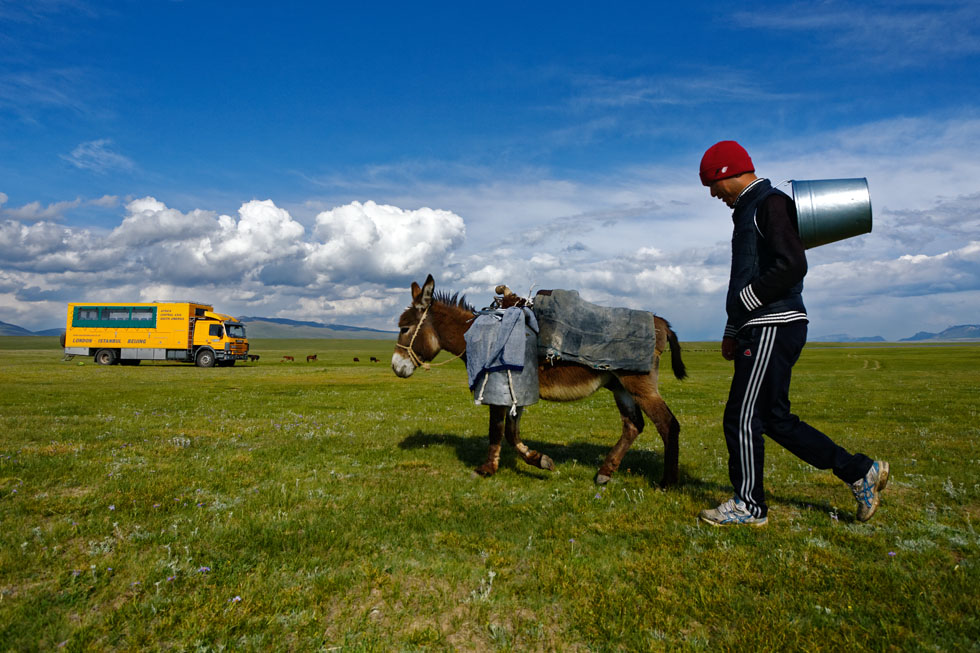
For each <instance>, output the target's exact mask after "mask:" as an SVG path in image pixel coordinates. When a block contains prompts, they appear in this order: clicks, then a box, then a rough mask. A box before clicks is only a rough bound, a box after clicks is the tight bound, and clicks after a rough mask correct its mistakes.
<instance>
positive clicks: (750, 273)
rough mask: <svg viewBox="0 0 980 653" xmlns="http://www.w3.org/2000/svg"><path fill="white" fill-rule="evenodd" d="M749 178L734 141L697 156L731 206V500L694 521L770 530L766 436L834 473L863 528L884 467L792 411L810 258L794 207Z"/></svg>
mask: <svg viewBox="0 0 980 653" xmlns="http://www.w3.org/2000/svg"><path fill="white" fill-rule="evenodd" d="M754 173H755V167H754V166H753V164H752V159H751V158H749V154H748V152H746V151H745V149H744V148H742V146H741V145H739V144H738V143H736V142H735V141H721V142H720V143H716V144H715V145H712V146H711V147H710V148H708V151H707V152H705V153H704V157H702V159H701V183H702V184H704V185H705V186H708V187H709V188H710V190H711V196H712V197H717V198H718V199H720V200H721V201H723V202H724V203H725V204H727V205H728V206H729V207H730V208H732V209H733V212H732V220H733V221H734V232H733V235H732V270H731V276H730V277H729V282H728V298H727V305H726V308H727V311H728V323H727V324H726V325H725V335H724V338H723V339H722V342H721V354H722V356H723V357H724V358H725V359H726V360H730V361H734V362H735V371H734V374H733V376H732V384H731V389H730V390H729V394H728V402H727V404H726V405H725V414H724V422H723V424H724V431H725V442H726V444H727V445H728V475H729V478H730V479H731V482H732V486H733V487H734V491H735V495H734V496H733V497H732V498H731V499H729V500H728V501H725V502H724V503H722V504H721V505H719V506H718V507H717V508H712V509H710V510H704V511H702V512H701V515H700V518H701V519H702V520H703V521H705V522H707V523H709V524H712V525H715V526H721V525H729V524H747V525H752V526H763V525H765V524H766V521H767V520H768V517H767V513H768V507H767V506H766V500H765V493H764V490H763V483H762V472H763V463H764V449H763V446H764V445H763V440H762V434H763V433H765V434H766V435H768V436H769V437H770V438H772V439H773V440H775V441H776V442H777V443H779V444H780V445H782V446H783V447H785V448H786V449H788V450H789V451H790V452H791V453H793V454H794V455H795V456H797V457H798V458H800V459H801V460H804V461H805V462H807V463H809V464H811V465H813V466H814V467H816V468H818V469H832V470H833V472H834V474H835V475H836V476H837V477H838V478H839V479H841V480H842V481H844V482H845V483H847V484H848V485H850V487H851V491H852V492H853V493H854V497H855V498H856V499H857V502H858V509H857V518H858V520H859V521H867V520H868V519H871V516H872V515H874V513H875V511H876V510H877V509H878V504H879V501H880V494H881V491H882V490H884V489H885V484H886V483H887V481H888V463H887V462H884V461H874V460H872V459H871V458H868V457H867V456H865V455H864V454H860V453H858V454H851V453H848V452H847V451H846V450H845V449H844V448H843V447H840V446H838V445H837V444H835V443H834V442H833V440H831V439H830V438H829V437H827V436H826V435H825V434H823V433H821V432H820V431H818V430H817V429H815V428H813V427H812V426H810V425H809V424H807V423H806V422H803V421H801V420H800V418H799V417H797V416H796V415H794V414H793V413H791V412H790V402H789V384H790V376H791V374H792V371H793V365H794V364H795V363H796V361H797V359H799V357H800V352H801V351H802V350H803V345H804V344H805V343H806V331H807V315H806V308H805V307H804V306H803V297H802V291H803V277H804V276H805V275H806V270H807V266H806V253H805V251H804V248H803V243H802V242H801V241H800V236H799V233H798V229H797V222H796V205H795V204H794V203H793V200H792V199H791V198H790V197H789V196H788V195H786V194H785V193H782V192H780V191H778V190H776V189H774V188H773V187H772V184H771V183H770V182H769V180H768V179H760V178H758V177H756V176H755V174H754Z"/></svg>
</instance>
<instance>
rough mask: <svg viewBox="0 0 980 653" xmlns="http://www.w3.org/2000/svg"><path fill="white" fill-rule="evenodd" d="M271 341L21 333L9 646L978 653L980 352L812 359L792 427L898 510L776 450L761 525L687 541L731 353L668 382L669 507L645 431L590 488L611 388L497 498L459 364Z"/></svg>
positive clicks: (6, 502) (7, 424)
mask: <svg viewBox="0 0 980 653" xmlns="http://www.w3.org/2000/svg"><path fill="white" fill-rule="evenodd" d="M252 350H253V353H257V354H260V355H261V359H260V360H259V361H258V362H257V363H251V364H245V365H242V364H239V365H237V366H235V367H232V368H213V369H199V368H196V367H193V366H190V365H185V364H177V363H152V364H147V363H144V364H142V365H140V366H138V367H121V366H113V367H100V366H97V365H95V364H93V363H92V361H91V360H90V359H84V360H83V359H80V358H75V359H74V360H72V361H63V360H62V356H61V353H60V351H59V350H58V349H57V343H56V339H54V338H51V339H41V338H0V388H2V392H0V650H3V651H8V650H10V651H29V650H68V651H94V650H100V651H101V650H135V649H151V650H154V649H166V650H195V651H219V650H261V651H268V650H274V651H307V650H311V651H316V650H322V651H389V650H405V651H412V650H431V651H441V650H463V651H469V650H473V651H484V650H502V651H623V650H628V651H647V650H650V651H661V650H705V651H715V650H739V651H746V650H808V651H823V650H826V651H838V650H926V651H933V650H944V651H963V650H966V651H970V650H973V651H976V650H980V645H978V641H980V615H978V612H980V483H978V481H980V479H978V475H977V471H976V470H977V469H978V463H980V426H978V424H980V422H978V419H977V418H978V415H977V412H978V408H977V406H978V400H977V397H978V396H980V345H976V344H974V345H957V346H917V347H889V346H872V345H869V346H861V347H832V346H831V347H828V346H811V347H808V348H807V350H806V351H805V352H804V354H803V358H802V359H801V361H800V363H799V364H798V365H797V367H796V375H795V378H794V388H793V397H794V398H795V402H794V409H795V411H796V412H798V413H799V414H800V415H801V416H802V417H804V419H806V420H807V421H809V422H811V423H813V424H814V425H816V426H817V427H819V428H822V429H824V430H826V431H827V432H828V433H830V434H831V435H832V437H834V438H835V439H836V440H837V441H838V442H839V443H840V444H842V445H844V446H845V447H847V448H848V449H850V450H852V451H854V450H859V451H863V452H865V453H868V454H869V455H872V456H874V457H876V458H883V459H885V460H888V461H890V463H891V467H892V480H891V482H890V483H889V486H888V489H887V491H886V492H885V500H884V503H883V506H882V508H881V509H880V511H879V512H878V514H877V515H876V516H875V518H874V519H873V520H872V521H871V522H869V523H868V524H860V523H857V522H855V521H854V519H853V513H854V501H853V498H852V497H851V494H850V492H849V490H848V489H847V488H846V487H845V486H844V485H843V484H842V483H840V482H839V481H837V480H836V479H835V478H834V477H833V475H832V474H831V473H830V472H821V471H817V470H813V469H810V468H808V467H807V466H805V465H804V464H803V463H801V462H800V461H798V460H797V459H795V458H794V457H792V456H791V455H789V454H788V453H787V452H785V451H784V450H782V449H781V448H779V447H778V446H777V445H775V444H773V443H770V446H769V447H768V456H767V460H766V483H767V490H768V492H769V502H770V513H769V525H768V526H767V527H766V528H764V529H741V530H739V529H736V530H721V529H715V528H712V527H710V526H706V525H699V523H698V522H697V521H696V515H697V513H698V511H700V510H701V509H703V508H705V507H709V506H713V505H714V504H715V503H717V502H718V501H720V500H724V499H726V498H728V496H729V495H730V488H729V487H728V479H727V467H726V465H727V464H726V454H725V445H724V439H723V437H722V434H721V427H720V420H721V413H722V406H723V402H724V399H725V396H726V393H727V384H728V375H729V373H730V364H728V363H725V362H724V361H723V360H722V359H721V357H720V356H719V355H718V353H717V344H698V343H692V344H689V345H688V350H687V351H685V362H686V363H687V366H688V370H689V372H690V375H691V378H690V379H689V380H687V381H684V382H679V381H676V380H675V379H673V378H672V377H671V378H667V379H664V381H663V386H662V389H663V394H664V396H665V397H666V398H667V401H668V403H669V404H670V405H671V407H672V409H673V411H674V412H675V413H676V415H677V417H678V419H679V420H680V423H681V429H682V430H681V485H680V486H679V487H677V488H675V489H672V490H669V491H666V492H664V491H662V490H660V489H658V487H657V482H658V481H659V478H660V474H661V472H662V458H661V453H662V444H661V442H660V439H659V437H657V436H656V434H655V431H654V430H653V429H652V427H649V428H648V430H647V431H646V432H644V434H643V435H642V436H641V437H640V438H639V439H638V440H637V444H636V446H635V447H634V449H633V450H632V451H631V452H630V454H629V455H628V456H627V457H626V459H625V461H624V463H623V465H622V469H621V471H620V472H619V473H618V474H617V475H616V476H614V478H613V480H612V482H611V483H610V484H609V485H608V486H606V487H604V488H597V487H596V486H594V485H593V483H592V477H593V475H594V473H595V470H596V468H597V466H598V463H599V460H600V459H601V457H602V456H603V455H604V454H605V452H606V451H607V449H608V448H609V447H610V446H611V445H612V443H613V442H614V441H615V439H616V438H617V437H618V435H619V417H618V413H617V411H616V409H615V406H614V404H613V402H612V399H611V396H610V395H609V393H606V392H602V393H599V394H597V395H595V396H594V397H592V398H591V399H589V400H586V401H582V402H579V403H575V404H565V405H556V404H546V403H541V404H537V405H535V406H533V407H531V408H530V409H529V410H528V412H527V414H526V415H525V418H524V421H523V426H524V435H525V438H526V439H527V441H528V442H529V444H530V445H531V446H533V447H535V448H538V449H540V450H542V451H544V452H545V453H547V454H548V455H549V456H551V457H552V458H553V459H554V460H555V462H556V463H557V465H558V471H557V472H556V473H553V474H551V473H548V472H543V471H541V470H537V469H533V468H529V467H527V466H526V465H524V464H523V463H522V462H520V461H519V460H516V459H515V457H514V455H513V451H512V450H510V449H508V448H507V447H505V449H504V458H503V461H502V465H501V470H500V472H499V473H498V474H497V475H496V476H495V477H494V478H492V479H482V478H475V477H473V475H472V473H471V472H472V470H473V468H474V467H475V466H476V465H478V464H479V463H481V462H482V460H483V457H484V455H485V452H486V436H485V429H486V417H487V409H486V408H484V407H477V406H474V405H473V404H472V401H471V399H470V397H469V395H468V393H467V391H466V381H465V372H464V370H463V366H462V364H461V363H460V362H459V361H453V362H452V363H450V364H448V365H445V366H443V367H437V368H434V369H433V370H432V371H429V372H418V373H416V375H415V376H414V377H412V378H410V379H398V378H396V377H395V376H394V375H393V374H392V372H391V369H390V367H389V365H388V362H389V360H390V355H391V343H385V342H379V341H337V340H330V341H324V340H292V341H285V340H266V341H261V340H259V341H254V342H253V345H252ZM313 353H316V354H318V359H319V360H318V361H317V362H315V363H306V362H305V357H306V355H307V354H313ZM284 354H288V355H292V356H294V357H295V358H296V362H295V363H281V362H279V361H280V359H281V357H282V355H284ZM355 356H356V357H358V358H360V361H361V362H359V363H355V362H353V358H354V357H355ZM371 356H376V357H378V358H380V359H381V363H370V362H367V361H368V359H369V358H370V357H371Z"/></svg>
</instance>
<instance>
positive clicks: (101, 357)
mask: <svg viewBox="0 0 980 653" xmlns="http://www.w3.org/2000/svg"><path fill="white" fill-rule="evenodd" d="M95 362H96V363H98V364H99V365H115V364H116V352H114V351H112V350H111V349H100V350H99V351H97V352H95Z"/></svg>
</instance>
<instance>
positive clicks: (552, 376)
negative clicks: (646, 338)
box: [391, 274, 687, 487]
mask: <svg viewBox="0 0 980 653" xmlns="http://www.w3.org/2000/svg"><path fill="white" fill-rule="evenodd" d="M434 289H435V281H434V280H433V278H432V275H431V274H430V275H429V276H428V277H427V278H426V280H425V283H424V284H423V285H422V286H421V287H419V285H418V284H417V283H415V282H412V303H411V305H410V306H409V307H408V308H407V309H405V311H404V312H403V313H402V314H401V316H400V317H399V318H398V341H397V343H396V344H395V351H394V353H393V354H392V356H391V368H392V370H394V372H395V374H396V375H398V376H400V377H402V378H407V377H409V376H411V375H412V373H413V372H414V371H415V369H416V368H417V367H420V366H422V367H428V365H429V361H431V360H432V359H434V358H435V357H436V355H437V354H438V353H439V352H440V351H441V350H443V349H445V350H446V351H448V352H450V353H451V354H454V355H455V356H457V357H459V358H462V359H464V360H465V358H466V341H465V340H464V339H463V334H464V333H465V332H466V330H467V329H468V328H469V327H470V324H471V323H472V321H473V318H474V316H475V314H476V310H475V309H474V308H473V307H472V306H470V305H469V304H467V302H466V298H465V297H463V298H460V297H459V295H458V294H454V295H449V294H446V293H439V294H433V291H434ZM655 326H656V339H657V341H656V346H655V350H654V355H653V364H652V365H651V368H650V371H649V372H646V373H643V372H626V371H623V370H596V369H593V368H591V367H587V366H585V365H581V364H578V363H572V362H563V361H557V362H549V361H545V360H541V359H539V361H538V382H539V385H540V395H541V398H542V399H546V400H548V401H574V400H576V399H584V398H585V397H588V396H589V395H591V394H592V393H594V392H595V391H596V390H598V389H599V388H603V387H604V388H606V389H608V390H610V391H611V392H612V393H613V397H614V398H615V400H616V407H617V408H618V409H619V414H620V416H621V418H622V422H623V433H622V435H621V436H620V438H619V441H618V442H617V443H616V444H615V445H614V446H613V448H612V449H610V450H609V453H608V454H606V458H605V460H604V461H603V462H602V465H601V466H600V467H599V471H598V472H597V473H596V476H595V482H596V483H598V484H599V485H605V484H606V483H608V482H609V480H610V478H611V477H612V474H613V473H614V472H615V471H616V470H617V469H618V468H619V464H620V463H621V462H622V460H623V456H625V455H626V452H627V451H629V448H630V446H631V445H632V444H633V441H634V440H635V439H636V438H637V436H638V435H639V434H640V433H641V432H642V431H643V413H646V414H647V417H649V418H650V419H651V420H652V421H653V423H654V425H655V426H656V427H657V431H658V432H659V433H660V437H661V438H662V439H663V441H664V475H663V479H662V481H661V485H662V486H664V487H667V486H670V485H674V484H676V483H677V481H678V455H679V441H678V440H679V438H678V436H679V434H680V424H678V422H677V419H676V418H675V417H674V414H673V413H671V412H670V408H668V407H667V403H666V402H665V401H664V400H663V398H662V397H661V396H660V393H659V391H658V389H657V374H658V370H659V367H660V355H661V354H662V353H663V351H664V350H665V349H666V348H667V344H668V343H669V344H670V362H671V368H672V370H673V372H674V376H675V377H677V378H678V379H683V378H685V377H686V376H687V371H686V369H685V367H684V362H683V361H682V360H681V347H680V343H679V342H678V340H677V334H675V333H674V331H673V330H672V329H671V328H670V324H668V322H667V320H665V319H663V318H661V317H659V316H658V317H655ZM520 420H521V411H520V409H518V412H517V415H516V416H512V415H511V414H510V408H509V407H508V406H490V428H489V436H490V449H489V452H488V454H487V460H486V462H485V463H483V464H482V465H480V466H479V467H477V469H476V473H477V474H480V475H481V476H492V475H493V474H494V473H496V471H497V468H498V465H499V463H500V446H501V441H502V439H503V438H504V437H505V436H506V438H507V441H508V442H509V443H510V444H511V445H512V446H513V447H514V448H515V449H516V450H517V453H518V454H519V455H520V456H521V458H522V459H523V460H524V462H526V463H528V464H529V465H532V466H534V467H539V468H541V469H547V470H549V471H553V470H554V468H555V464H554V462H553V461H552V460H551V459H550V458H548V456H546V455H544V454H541V453H539V452H537V451H534V450H532V449H529V448H528V447H527V445H525V444H524V443H523V442H522V441H521V437H520Z"/></svg>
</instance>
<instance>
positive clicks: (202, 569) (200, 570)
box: [197, 567, 211, 574]
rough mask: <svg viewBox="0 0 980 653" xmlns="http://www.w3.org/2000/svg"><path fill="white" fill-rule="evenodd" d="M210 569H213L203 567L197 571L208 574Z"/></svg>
mask: <svg viewBox="0 0 980 653" xmlns="http://www.w3.org/2000/svg"><path fill="white" fill-rule="evenodd" d="M209 571H211V567H201V568H200V569H198V570H197V573H199V574H206V573H208V572H209Z"/></svg>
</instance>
